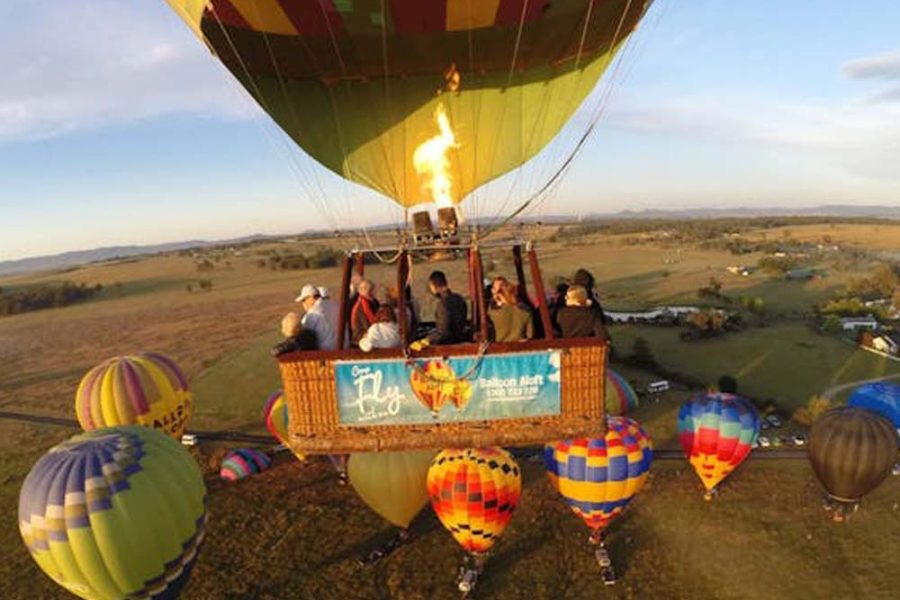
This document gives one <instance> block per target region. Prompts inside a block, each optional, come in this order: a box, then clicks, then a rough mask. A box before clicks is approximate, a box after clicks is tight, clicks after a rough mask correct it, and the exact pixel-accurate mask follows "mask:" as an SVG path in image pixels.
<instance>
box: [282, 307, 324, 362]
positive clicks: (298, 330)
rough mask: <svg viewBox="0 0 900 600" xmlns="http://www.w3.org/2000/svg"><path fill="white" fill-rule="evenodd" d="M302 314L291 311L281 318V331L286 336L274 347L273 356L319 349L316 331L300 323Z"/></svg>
mask: <svg viewBox="0 0 900 600" xmlns="http://www.w3.org/2000/svg"><path fill="white" fill-rule="evenodd" d="M300 320H301V319H300V315H299V314H297V313H295V312H289V313H288V314H286V315H284V318H283V319H282V320H281V333H282V334H283V335H284V337H285V338H286V339H285V340H284V341H283V342H281V343H280V344H276V345H275V346H274V347H273V348H272V356H281V355H282V354H287V353H288V352H296V351H298V350H318V348H319V344H318V341H317V340H316V332H315V331H313V330H312V329H307V328H305V327H303V326H302V325H301V324H300Z"/></svg>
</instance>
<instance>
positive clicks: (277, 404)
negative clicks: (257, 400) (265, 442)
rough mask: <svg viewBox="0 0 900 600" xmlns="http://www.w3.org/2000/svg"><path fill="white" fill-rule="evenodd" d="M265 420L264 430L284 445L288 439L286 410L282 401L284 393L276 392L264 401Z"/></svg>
mask: <svg viewBox="0 0 900 600" xmlns="http://www.w3.org/2000/svg"><path fill="white" fill-rule="evenodd" d="M263 414H264V415H265V418H266V428H267V429H268V430H269V431H270V432H271V433H272V435H273V436H275V439H276V440H278V441H279V442H281V443H282V444H286V443H287V442H286V440H287V437H288V409H287V402H285V399H284V392H283V391H282V390H278V391H277V392H275V393H273V394H272V395H271V396H269V398H268V399H267V400H266V405H265V407H263Z"/></svg>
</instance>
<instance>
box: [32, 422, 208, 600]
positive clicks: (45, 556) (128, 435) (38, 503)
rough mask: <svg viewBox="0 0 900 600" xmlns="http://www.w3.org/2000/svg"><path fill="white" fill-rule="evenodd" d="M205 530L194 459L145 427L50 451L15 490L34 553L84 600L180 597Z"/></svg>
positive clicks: (107, 432)
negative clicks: (179, 594) (84, 599)
mask: <svg viewBox="0 0 900 600" xmlns="http://www.w3.org/2000/svg"><path fill="white" fill-rule="evenodd" d="M205 527H206V486H205V485H204V483H203V477H202V475H201V473H200V469H199V468H198V466H197V463H196V462H195V461H194V459H193V458H192V457H191V455H190V454H189V453H188V452H187V451H186V450H185V449H184V448H182V447H181V445H180V444H179V443H178V442H176V441H174V440H172V439H171V438H169V437H167V436H166V435H164V434H162V433H159V432H157V431H153V430H151V429H148V428H145V427H129V426H126V427H115V428H109V429H98V430H95V431H90V432H88V433H84V434H80V435H77V436H75V437H73V438H72V439H70V440H69V441H67V442H63V443H62V444H59V445H58V446H56V447H54V448H51V449H50V450H49V451H48V452H47V454H45V455H44V456H43V457H42V458H41V459H40V460H38V461H37V463H35V465H34V467H32V469H31V472H30V473H28V476H27V477H26V478H25V483H24V484H23V486H22V491H21V493H20V495H19V531H20V532H21V534H22V539H23V540H24V541H25V545H26V546H27V547H28V550H29V551H30V552H31V556H32V558H34V560H35V562H37V564H38V566H40V568H41V570H43V571H44V573H46V574H47V575H49V576H50V577H51V578H52V579H53V580H54V581H55V582H56V583H58V584H59V585H61V586H63V587H65V588H66V589H67V590H69V591H70V592H72V593H73V594H75V595H76V596H80V597H82V598H91V599H101V598H102V599H104V600H105V599H114V598H126V597H127V598H154V599H163V598H176V597H177V596H178V593H179V592H180V590H181V588H182V587H183V586H184V584H185V582H186V581H187V579H188V577H189V576H190V572H191V568H192V566H193V564H194V561H195V559H196V557H197V552H198V550H199V548H200V545H201V544H202V542H203V538H204V531H205Z"/></svg>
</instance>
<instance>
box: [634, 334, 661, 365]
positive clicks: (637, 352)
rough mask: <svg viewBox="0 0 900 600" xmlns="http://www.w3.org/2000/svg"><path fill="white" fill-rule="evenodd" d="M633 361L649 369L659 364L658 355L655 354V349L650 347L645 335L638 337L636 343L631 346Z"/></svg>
mask: <svg viewBox="0 0 900 600" xmlns="http://www.w3.org/2000/svg"><path fill="white" fill-rule="evenodd" d="M631 361H632V362H633V363H634V364H636V365H638V366H641V367H646V368H649V369H652V368H655V367H657V366H659V365H658V363H657V362H656V357H655V356H653V349H652V348H650V344H649V343H648V342H647V340H645V339H644V338H643V337H638V338H637V339H636V340H634V345H632V347H631Z"/></svg>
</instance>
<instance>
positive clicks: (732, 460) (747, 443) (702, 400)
mask: <svg viewBox="0 0 900 600" xmlns="http://www.w3.org/2000/svg"><path fill="white" fill-rule="evenodd" d="M758 435H759V414H758V413H757V412H756V409H755V408H754V407H753V405H752V404H751V403H750V402H749V401H748V400H746V399H745V398H742V397H740V396H735V395H733V394H723V393H719V392H708V393H703V394H697V395H696V396H694V397H692V398H691V399H690V400H688V401H687V402H685V403H684V404H682V405H681V410H680V411H679V412H678V440H679V441H680V442H681V447H682V449H683V450H684V453H685V454H686V455H687V457H688V459H689V460H690V462H691V465H693V467H694V471H696V472H697V476H698V477H700V481H702V482H703V485H704V486H705V487H706V489H707V491H711V490H712V489H713V488H714V487H716V486H717V485H718V484H719V483H720V482H721V481H722V480H723V479H725V478H726V477H728V475H729V474H730V473H731V472H732V471H733V470H734V469H735V468H737V466H738V465H740V464H741V463H742V462H743V461H744V460H745V459H746V458H747V457H748V456H749V455H750V451H751V450H752V448H753V442H754V441H755V440H756V437H757V436H758Z"/></svg>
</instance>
